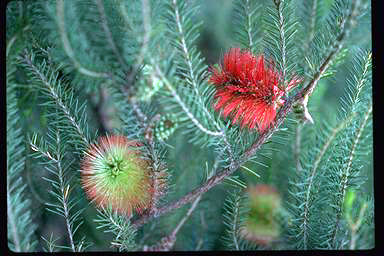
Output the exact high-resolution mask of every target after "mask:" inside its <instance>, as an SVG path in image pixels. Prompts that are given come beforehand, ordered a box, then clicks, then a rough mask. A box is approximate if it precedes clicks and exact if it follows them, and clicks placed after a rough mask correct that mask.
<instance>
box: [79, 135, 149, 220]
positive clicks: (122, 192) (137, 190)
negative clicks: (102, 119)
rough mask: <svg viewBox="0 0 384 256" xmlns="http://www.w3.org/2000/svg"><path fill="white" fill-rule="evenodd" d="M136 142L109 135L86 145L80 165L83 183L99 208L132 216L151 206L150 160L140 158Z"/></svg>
mask: <svg viewBox="0 0 384 256" xmlns="http://www.w3.org/2000/svg"><path fill="white" fill-rule="evenodd" d="M140 146H141V144H140V143H139V142H137V141H133V140H128V139H127V138H126V137H124V136H119V135H112V136H104V137H101V138H100V139H99V143H98V144H92V145H90V146H89V148H88V150H87V152H86V154H85V157H84V159H83V161H82V163H81V174H82V184H83V187H84V189H85V191H86V193H87V196H88V197H89V198H90V199H91V200H92V201H93V202H95V203H96V204H97V205H98V206H99V207H111V208H112V209H113V210H115V211H117V212H120V213H124V214H126V215H127V216H131V215H132V211H133V210H136V211H138V212H140V211H142V210H143V209H147V208H149V207H150V204H151V195H152V192H153V191H152V189H151V188H152V186H151V178H150V173H149V167H150V163H149V161H147V160H145V159H143V158H142V157H140V154H141V153H140V151H139V147H140Z"/></svg>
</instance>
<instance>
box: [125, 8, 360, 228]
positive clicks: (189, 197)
mask: <svg viewBox="0 0 384 256" xmlns="http://www.w3.org/2000/svg"><path fill="white" fill-rule="evenodd" d="M358 2H359V1H358V0H355V1H353V5H352V6H353V7H352V11H351V13H350V15H349V16H348V18H347V20H348V26H347V27H343V30H342V32H341V33H340V35H339V36H338V37H337V40H336V41H335V43H334V47H333V48H332V50H331V52H330V53H329V55H328V57H327V58H326V59H325V60H324V62H323V64H322V65H321V67H320V69H319V71H318V72H317V73H316V74H315V75H314V76H313V78H312V80H311V81H310V82H309V83H308V84H307V85H306V86H305V87H304V88H303V89H302V90H300V91H299V92H298V93H296V94H295V95H293V96H291V97H288V99H287V100H286V102H285V104H284V105H283V106H282V107H281V108H280V110H279V112H278V114H277V115H276V118H275V120H274V122H273V125H271V126H270V128H269V129H267V130H265V131H264V132H262V133H260V134H259V136H258V138H257V139H256V141H255V142H254V143H253V144H252V145H251V146H250V147H249V148H248V149H247V150H246V151H245V152H244V154H243V155H242V156H241V157H240V159H239V160H237V161H236V162H235V163H234V164H233V165H231V166H230V167H227V168H224V169H222V170H221V171H219V172H218V173H217V174H216V175H215V176H213V177H211V178H210V179H208V180H207V181H206V182H205V183H204V184H202V185H200V186H199V187H197V188H195V189H193V190H192V191H191V192H189V193H188V194H186V195H185V196H183V197H181V198H180V199H178V200H176V201H174V202H171V203H169V204H167V205H165V206H163V207H161V208H159V209H158V211H157V212H156V217H157V216H160V215H163V214H165V213H168V212H170V211H172V210H174V209H177V208H179V207H181V206H183V205H184V204H186V203H189V202H191V201H193V200H194V199H196V198H197V197H199V196H201V195H202V194H204V193H205V192H207V191H208V190H210V189H211V188H213V187H214V186H216V185H218V184H220V183H221V182H222V181H223V180H224V179H225V178H226V177H228V176H230V175H231V174H232V173H233V172H235V171H236V170H237V169H238V168H239V167H240V166H241V165H242V164H243V163H245V162H246V161H247V160H248V159H249V158H251V156H252V155H254V154H255V153H256V151H257V150H259V149H260V148H261V146H262V145H263V144H264V143H265V142H266V141H267V140H268V139H269V138H270V137H271V136H272V134H273V133H274V132H275V131H276V130H277V129H278V128H279V127H280V125H281V124H282V123H283V122H284V121H285V118H286V116H287V114H288V113H289V112H291V110H292V107H293V104H294V103H295V102H298V101H300V100H303V99H304V97H305V96H306V95H308V94H310V93H312V92H313V90H314V88H315V87H316V84H317V81H318V80H319V79H320V77H321V75H322V74H323V73H324V72H325V71H326V69H327V68H328V67H329V65H330V62H331V61H332V59H333V58H334V57H335V55H336V53H337V52H338V51H339V50H340V49H341V47H342V45H343V41H344V40H345V37H346V36H347V35H348V34H349V32H350V29H351V24H352V23H353V22H354V18H355V17H356V15H357V6H358ZM156 69H157V72H158V73H160V74H162V73H161V72H159V71H160V70H159V68H158V67H157V66H156ZM160 77H161V75H160ZM163 78H165V77H164V76H163ZM165 81H167V82H168V80H165ZM165 84H166V85H167V83H166V82H165ZM168 84H169V82H168ZM169 85H170V84H169ZM171 88H172V89H173V87H172V86H171ZM173 90H174V89H173ZM177 96H178V95H177ZM180 100H181V99H180ZM203 128H204V127H203ZM204 129H205V128H204ZM153 217H154V215H143V216H142V217H141V218H140V219H137V220H136V221H134V222H133V223H132V224H133V225H134V226H135V227H136V228H138V227H140V226H141V225H143V224H144V223H146V222H147V221H149V220H150V219H151V218H153Z"/></svg>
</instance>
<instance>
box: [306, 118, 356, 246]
mask: <svg viewBox="0 0 384 256" xmlns="http://www.w3.org/2000/svg"><path fill="white" fill-rule="evenodd" d="M352 116H353V115H351V116H349V117H348V118H346V119H345V120H344V122H341V123H340V124H339V125H338V126H337V127H336V128H334V129H333V130H332V132H331V135H330V136H329V137H328V139H327V140H326V142H325V143H324V145H323V147H322V148H321V150H320V152H319V154H318V155H317V157H316V159H315V161H314V163H313V166H312V169H311V174H310V176H309V178H308V188H307V191H306V197H305V202H304V213H303V226H302V230H303V243H304V250H306V249H307V236H308V229H309V228H308V219H309V210H310V205H309V204H310V198H311V193H312V186H313V183H314V178H315V175H316V171H317V168H318V167H319V164H320V162H321V160H322V159H323V156H324V154H325V152H326V151H327V149H328V148H329V146H330V145H331V142H332V141H333V140H334V138H335V137H336V135H337V134H338V133H339V132H340V131H341V130H342V129H343V128H344V127H345V126H346V125H347V124H348V123H349V122H350V121H351V119H352Z"/></svg>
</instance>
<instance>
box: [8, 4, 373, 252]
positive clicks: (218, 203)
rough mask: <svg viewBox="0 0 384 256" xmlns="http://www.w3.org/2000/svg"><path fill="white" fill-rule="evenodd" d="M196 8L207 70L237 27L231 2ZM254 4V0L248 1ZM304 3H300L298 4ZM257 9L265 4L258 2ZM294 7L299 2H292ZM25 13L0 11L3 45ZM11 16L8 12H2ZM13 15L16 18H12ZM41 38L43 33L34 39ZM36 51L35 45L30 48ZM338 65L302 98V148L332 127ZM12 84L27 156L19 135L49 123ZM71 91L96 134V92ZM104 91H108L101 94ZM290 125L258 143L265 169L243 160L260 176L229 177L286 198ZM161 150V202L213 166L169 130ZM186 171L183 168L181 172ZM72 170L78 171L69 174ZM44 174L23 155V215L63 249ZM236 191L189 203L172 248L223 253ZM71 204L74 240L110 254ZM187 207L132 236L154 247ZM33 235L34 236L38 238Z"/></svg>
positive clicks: (28, 92) (102, 237)
mask: <svg viewBox="0 0 384 256" xmlns="http://www.w3.org/2000/svg"><path fill="white" fill-rule="evenodd" d="M199 1H200V10H199V12H198V15H197V16H196V17H195V19H196V21H203V25H202V27H201V30H200V37H199V38H198V41H197V46H198V49H199V50H200V51H201V52H202V54H203V56H204V58H205V60H206V64H207V65H213V64H215V63H218V62H219V61H220V59H221V58H222V56H223V53H224V52H226V51H227V50H228V49H229V48H230V47H238V46H239V45H238V43H237V42H236V41H235V38H234V36H233V33H234V31H235V30H236V29H237V28H236V26H235V25H234V24H233V22H232V20H233V15H234V5H235V2H236V1H234V0H199ZM254 1H256V0H254ZM302 1H306V0H302ZM322 1H324V7H325V10H324V12H325V13H326V12H327V11H328V10H329V9H330V8H331V5H332V3H333V2H334V1H333V0H322ZM258 2H260V3H261V4H263V3H264V2H265V1H264V0H260V1H258ZM299 2H300V1H299ZM18 9H19V11H20V10H22V11H23V12H26V13H29V15H23V16H22V18H23V19H26V20H25V21H23V22H22V23H24V24H28V23H29V22H34V19H35V18H36V17H37V16H38V15H40V14H38V13H35V12H36V9H34V6H33V3H32V2H28V1H23V2H21V1H11V2H10V3H9V4H8V6H7V17H6V18H7V30H6V32H7V40H8V38H9V36H10V35H13V33H14V31H17V29H18V28H15V27H14V26H15V24H20V22H19V21H18V20H17V19H18V17H17V16H16V14H17V13H19V11H18ZM10 14H11V15H10ZM20 17H21V16H20ZM370 31H371V24H370V17H369V16H368V17H365V18H364V19H363V20H362V21H361V22H360V23H359V26H358V27H357V28H356V30H355V31H354V33H353V34H352V38H351V40H349V41H348V42H349V45H348V47H347V48H348V52H353V50H354V49H355V48H365V49H370V48H371V33H370ZM23 36H25V37H26V38H29V37H28V31H26V32H25V35H23ZM40 36H42V37H44V35H40ZM41 42H46V43H47V45H46V46H49V45H50V42H49V41H48V40H47V41H44V40H42V41H36V42H30V43H31V44H32V45H33V44H34V43H35V44H39V43H41ZM25 43H26V42H25V41H23V40H18V41H17V45H15V46H14V47H13V48H12V51H13V54H15V55H16V54H17V53H18V52H20V51H21V49H23V47H25ZM36 46H37V45H36ZM345 58H346V60H345V62H343V63H342V64H341V65H339V66H338V68H337V72H336V73H335V75H334V76H332V77H330V78H329V79H322V80H321V81H320V82H319V85H318V86H317V89H316V91H315V92H314V94H313V95H312V96H311V98H310V100H309V111H310V113H311V115H312V117H313V119H314V121H315V125H311V124H307V125H305V126H304V128H303V131H302V134H303V137H302V144H303V148H305V146H306V144H307V141H309V140H310V138H313V137H314V136H316V131H315V128H316V124H317V123H322V122H323V121H326V122H329V123H334V122H335V121H336V116H337V111H336V110H337V109H338V107H339V103H340V102H339V99H340V97H341V96H342V95H343V94H344V92H345V87H346V77H347V76H348V72H349V70H348V65H347V64H345V63H349V62H351V60H352V58H353V55H352V54H347V55H346V57H345ZM61 76H63V78H64V79H66V80H69V81H70V80H71V79H72V78H73V77H71V73H68V74H61ZM15 79H16V83H17V85H18V89H17V90H16V96H17V98H18V108H19V110H20V111H19V117H20V121H21V123H20V125H21V127H22V128H23V131H24V136H25V140H24V142H25V148H26V150H27V152H28V153H31V149H30V147H29V142H28V140H27V135H30V134H32V133H33V132H36V133H38V134H41V135H44V134H45V133H47V126H48V124H49V123H50V121H51V120H49V117H48V113H47V109H46V108H45V107H44V106H42V105H41V103H42V102H44V101H45V99H44V97H45V96H44V95H40V94H38V93H37V92H36V91H35V90H33V89H31V87H30V86H29V84H28V83H29V81H28V79H27V78H26V77H25V73H24V71H23V70H22V69H21V68H18V70H16V73H15ZM72 89H74V90H75V93H76V95H77V96H78V97H79V98H80V99H79V101H80V102H82V101H85V100H87V101H88V102H89V103H91V104H88V106H87V109H86V113H87V115H88V120H89V123H88V126H89V128H90V130H91V133H93V132H95V131H96V130H98V129H99V124H98V123H97V117H96V114H95V111H94V109H93V107H92V102H97V99H98V97H100V95H101V94H99V92H97V91H94V92H86V93H85V92H84V90H82V89H80V88H72ZM107 94H108V92H107ZM106 99H107V100H106V101H105V102H104V103H103V106H102V109H103V110H102V111H103V112H104V114H105V115H106V117H107V119H108V120H109V124H110V128H118V127H119V125H120V123H119V120H118V119H117V118H116V116H114V109H113V104H112V102H111V101H113V99H112V98H108V97H107V98H106ZM289 119H290V120H291V121H290V120H287V122H286V124H285V126H286V127H287V129H288V132H287V133H286V135H284V136H286V143H285V144H277V145H274V150H273V151H272V150H270V148H269V145H265V147H264V148H263V149H262V150H263V151H262V152H264V151H265V154H266V155H268V156H269V157H266V158H265V159H263V163H264V164H265V166H264V167H263V166H261V165H259V164H254V163H251V162H249V163H247V164H246V166H247V167H248V168H250V169H252V170H254V171H255V172H257V173H258V174H260V176H261V177H260V178H257V177H256V176H253V175H249V174H248V172H244V171H240V170H239V171H236V172H235V174H234V175H237V176H238V177H240V179H242V180H243V181H245V182H246V183H247V184H257V183H266V184H273V185H274V186H275V187H276V188H277V190H278V192H279V193H280V194H281V195H283V196H286V195H288V191H287V189H288V177H289V176H290V172H293V171H294V158H293V148H292V145H293V144H294V136H293V135H294V132H295V126H294V124H293V122H292V116H290V117H289ZM165 142H166V144H168V145H170V146H168V147H167V151H168V152H167V155H166V158H167V163H168V169H169V170H170V172H171V179H170V184H171V186H170V188H169V190H170V192H169V194H168V195H167V197H166V199H165V200H166V201H171V200H174V199H177V198H179V197H180V196H181V195H184V194H185V193H187V192H189V191H190V190H191V189H192V188H194V187H197V186H198V185H199V184H201V182H202V180H203V178H204V175H205V170H204V166H208V167H209V168H212V166H213V165H214V164H215V163H214V156H215V155H214V152H212V150H211V149H210V148H203V149H202V148H200V147H198V146H196V145H194V144H191V143H189V142H187V141H186V140H185V136H184V134H183V133H182V131H181V130H179V129H177V130H176V131H175V133H174V134H172V136H170V138H168V139H166V141H165ZM363 158H364V160H363V162H365V169H364V170H363V172H362V175H366V177H367V179H368V180H367V182H366V183H365V185H364V186H363V189H362V191H366V192H367V194H372V193H373V157H372V152H371V153H370V154H368V155H366V156H363ZM184 170H188V171H184ZM73 171H76V172H77V171H78V170H73ZM49 175H50V174H49V172H48V171H47V170H46V169H45V168H44V167H43V165H42V164H41V163H40V162H39V161H35V159H33V158H31V157H27V158H26V163H25V171H24V172H23V178H24V181H25V182H26V183H27V185H28V186H27V188H26V189H27V195H28V196H29V198H30V199H31V200H32V202H33V203H32V204H31V212H32V213H33V216H34V217H33V221H34V222H35V223H36V224H37V230H36V234H38V237H39V236H40V237H44V238H46V239H48V238H49V237H51V234H54V238H55V239H57V241H56V244H58V245H59V244H68V241H67V238H66V237H67V236H66V235H65V234H66V231H65V223H64V220H63V219H62V218H59V217H58V216H57V215H55V214H52V213H51V212H49V211H47V210H46V206H45V203H46V202H53V201H54V200H55V199H54V198H53V197H52V196H51V195H50V194H48V193H47V191H48V190H50V189H51V185H50V183H49V182H47V181H45V180H43V179H42V177H47V176H49ZM75 176H76V177H78V176H79V175H78V173H76V174H75ZM74 183H75V184H77V186H78V185H79V183H78V180H77V179H76V178H75V179H74ZM234 187H236V186H235V185H234V184H233V183H232V182H230V181H227V182H225V183H224V184H222V185H219V186H217V187H215V188H214V189H212V190H211V191H209V192H208V193H206V194H205V195H204V196H203V198H202V199H201V201H200V203H199V205H198V206H197V208H196V210H195V212H194V214H193V215H192V217H191V218H190V219H189V220H188V222H187V223H186V224H185V226H184V227H183V228H182V230H181V231H180V233H179V235H178V238H177V241H176V244H175V246H174V250H195V249H197V250H215V249H216V250H223V249H226V247H225V246H224V245H223V242H222V237H223V236H224V233H225V226H224V225H223V214H224V212H225V210H224V202H225V198H226V197H227V196H228V194H229V192H230V191H232V190H233V189H234ZM79 198H80V199H79V203H78V205H77V206H76V207H78V208H81V209H83V210H84V211H83V213H82V215H81V216H82V220H83V221H84V223H83V225H81V226H80V229H79V230H78V234H77V236H78V237H84V236H85V237H86V239H87V241H88V242H90V243H92V244H93V245H92V246H90V247H89V250H94V251H99V250H110V244H109V242H106V241H111V240H112V235H111V234H106V233H103V232H101V231H100V230H97V229H96V228H95V225H94V223H93V219H95V218H96V217H97V211H96V209H95V207H93V206H90V205H89V202H88V201H87V199H86V197H85V195H84V194H83V192H81V197H79ZM186 211H187V207H183V208H181V209H179V210H177V211H174V212H172V213H171V214H166V215H164V216H161V217H160V218H156V219H155V220H153V221H151V222H150V223H148V224H146V225H145V226H144V228H143V229H142V230H141V231H139V233H138V235H139V237H143V236H146V234H150V237H149V238H148V240H146V243H147V244H152V243H156V242H158V239H159V238H161V237H163V236H165V235H167V234H168V233H169V232H170V231H171V230H172V229H173V228H174V227H175V226H176V225H177V223H178V221H179V219H180V218H181V217H182V216H183V215H184V214H185V212H186ZM40 237H39V238H40ZM39 241H40V243H39V245H38V247H37V250H38V251H41V250H42V249H43V247H46V245H45V244H44V243H43V242H42V240H41V239H39Z"/></svg>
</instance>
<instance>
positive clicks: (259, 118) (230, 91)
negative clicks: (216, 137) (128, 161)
mask: <svg viewBox="0 0 384 256" xmlns="http://www.w3.org/2000/svg"><path fill="white" fill-rule="evenodd" d="M211 73H212V75H211V77H210V79H209V83H211V84H213V85H215V86H216V89H217V90H216V93H215V95H214V98H215V99H216V100H217V101H216V103H215V105H214V109H215V110H216V111H220V110H221V111H222V115H223V117H228V116H229V117H230V118H232V124H235V123H236V122H237V123H239V124H240V127H241V128H244V127H248V128H249V129H254V128H257V129H258V130H259V131H264V130H265V129H267V128H268V127H269V126H270V125H271V124H272V122H273V121H274V119H275V116H276V110H277V108H278V107H280V106H281V105H283V104H284V100H283V99H282V97H283V96H284V95H285V94H286V92H287V91H289V90H291V89H293V88H294V87H295V86H297V85H298V84H299V83H300V82H301V79H299V78H298V77H297V76H293V78H292V79H291V81H289V82H288V85H287V87H286V88H283V85H282V80H283V77H282V75H281V73H280V72H279V71H278V70H277V69H276V67H275V64H274V61H273V60H269V61H267V60H266V59H265V57H264V55H262V54H261V55H257V56H255V55H253V54H252V53H251V52H250V51H247V50H246V51H241V50H240V49H239V48H232V49H230V50H229V51H228V52H227V53H225V54H224V58H223V63H222V64H221V65H220V66H219V67H218V68H217V67H211Z"/></svg>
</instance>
